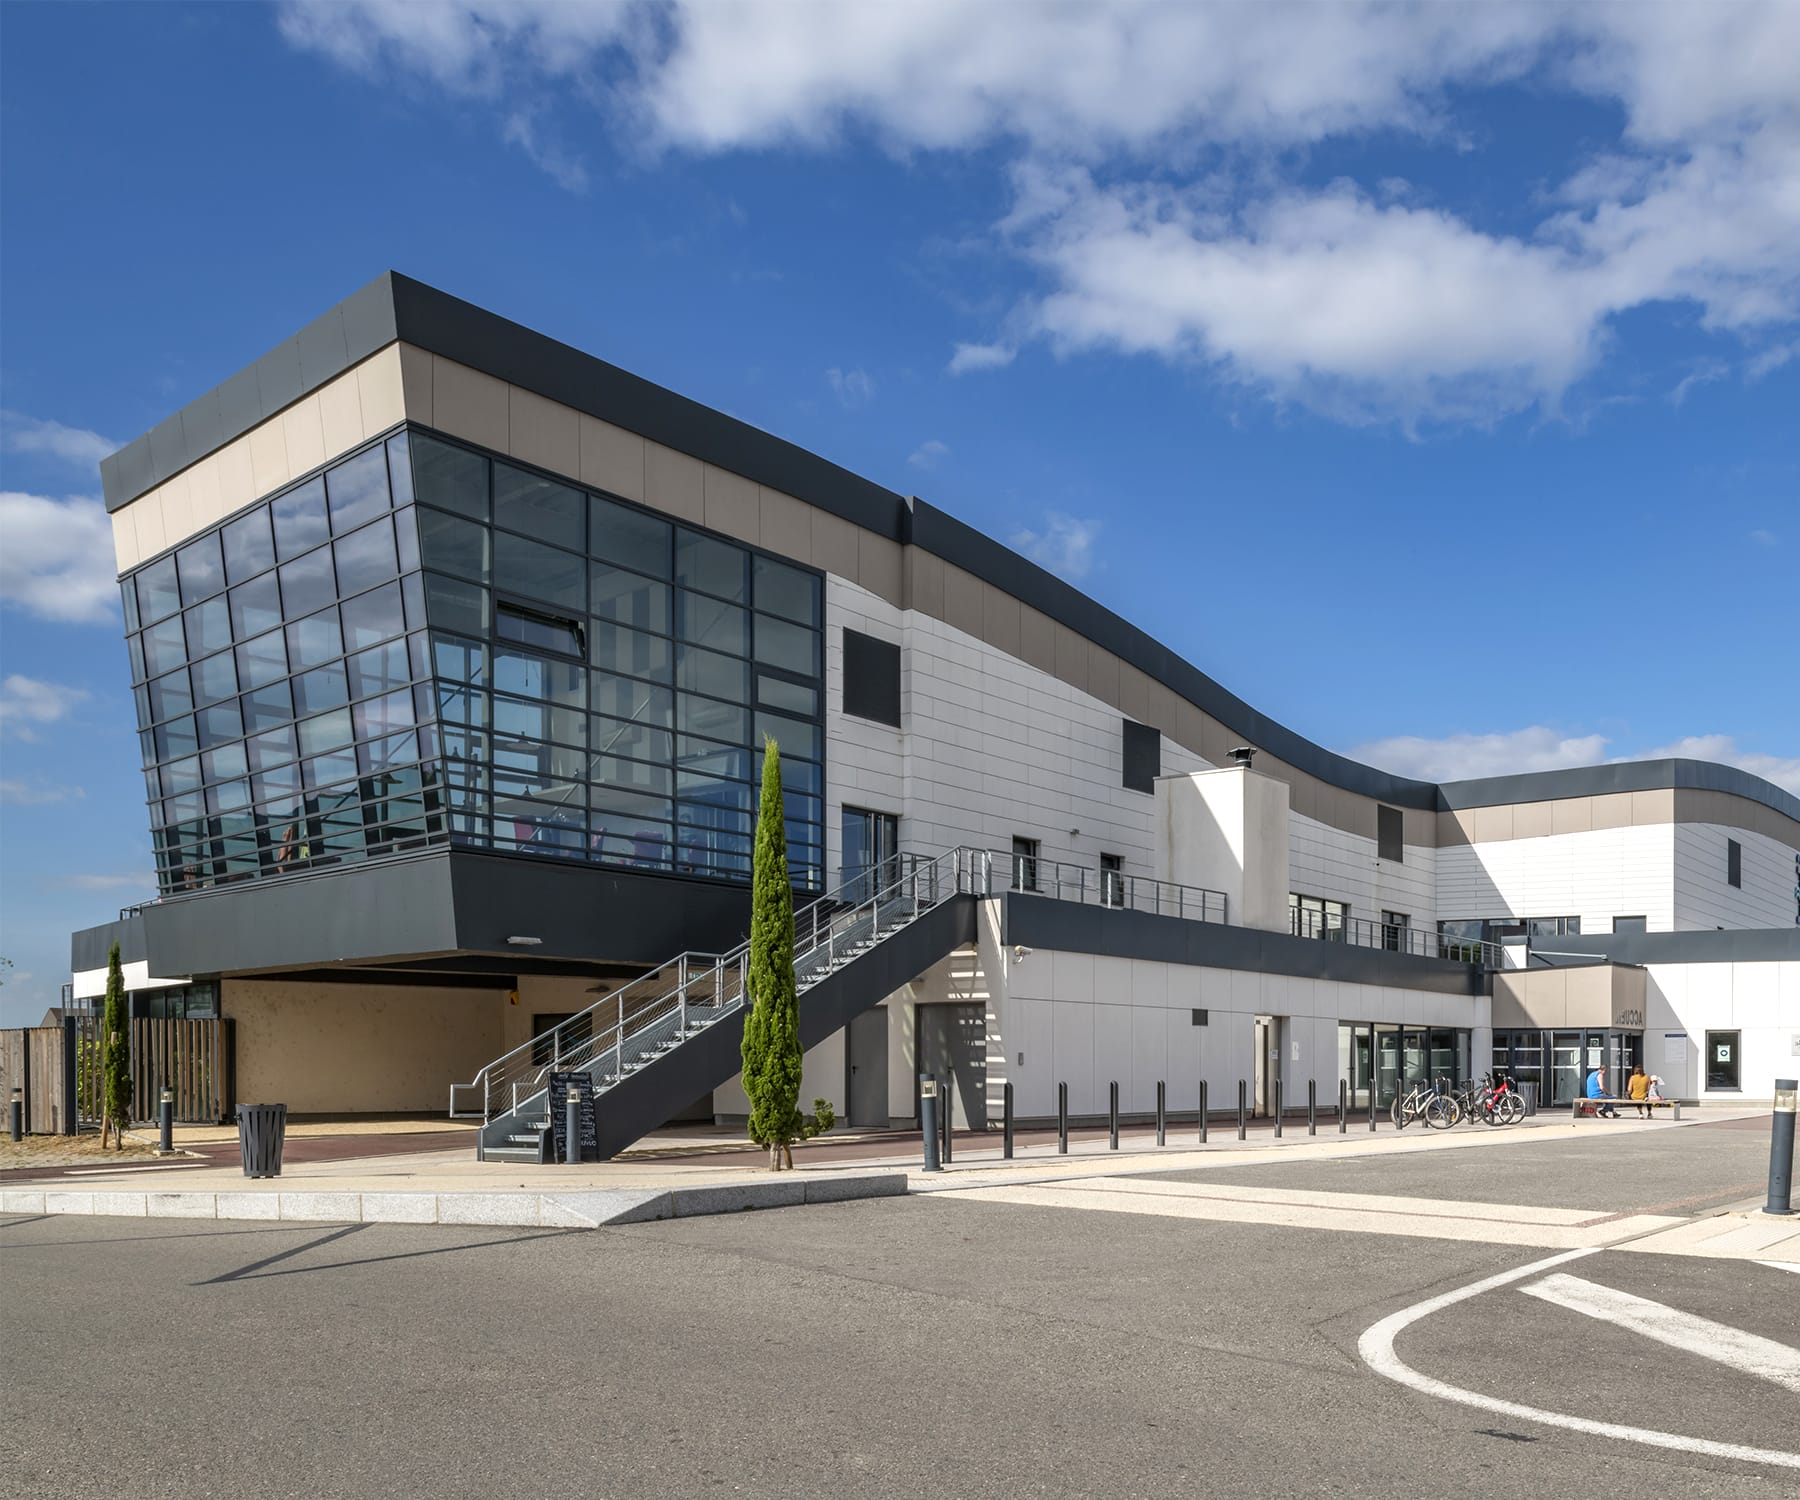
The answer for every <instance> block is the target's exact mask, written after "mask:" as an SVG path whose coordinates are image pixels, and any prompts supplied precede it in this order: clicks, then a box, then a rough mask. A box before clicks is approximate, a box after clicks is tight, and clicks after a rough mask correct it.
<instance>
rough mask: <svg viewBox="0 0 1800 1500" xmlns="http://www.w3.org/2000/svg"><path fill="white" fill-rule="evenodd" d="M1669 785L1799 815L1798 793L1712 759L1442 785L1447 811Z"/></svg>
mask: <svg viewBox="0 0 1800 1500" xmlns="http://www.w3.org/2000/svg"><path fill="white" fill-rule="evenodd" d="M1670 788H1676V789H1681V790H1692V791H1704V792H1728V793H1730V794H1731V795H1732V796H1735V797H1744V798H1747V799H1748V800H1750V801H1752V802H1760V803H1762V804H1763V805H1764V806H1765V807H1772V808H1774V809H1775V811H1776V812H1779V813H1785V814H1786V815H1787V816H1788V817H1790V818H1793V819H1795V820H1796V821H1800V797H1796V796H1795V795H1794V794H1793V793H1792V792H1789V791H1786V790H1785V789H1783V788H1781V787H1778V786H1776V785H1775V784H1774V783H1773V782H1769V781H1764V780H1763V779H1762V777H1760V776H1755V775H1752V774H1751V773H1750V772H1748V771H1743V770H1740V769H1738V767H1736V766H1724V765H1720V764H1718V763H1717V762H1716V761H1710V760H1684V759H1677V758H1670V759H1666V760H1627V761H1620V762H1619V763H1618V764H1616V765H1608V766H1572V767H1570V768H1568V769H1567V770H1562V771H1528V772H1525V773H1524V774H1522V775H1518V776H1486V777H1482V778H1480V779H1478V780H1473V781H1447V782H1445V783H1444V784H1443V785H1442V786H1441V787H1439V788H1438V793H1439V796H1440V797H1441V798H1442V799H1443V807H1444V809H1445V810H1446V811H1451V810H1455V809H1458V808H1465V807H1499V806H1505V805H1507V804H1509V803H1518V802H1550V801H1554V800H1556V799H1558V798H1563V797H1599V796H1605V795H1606V794H1608V793H1611V792H1659V791H1664V790H1667V789H1670Z"/></svg>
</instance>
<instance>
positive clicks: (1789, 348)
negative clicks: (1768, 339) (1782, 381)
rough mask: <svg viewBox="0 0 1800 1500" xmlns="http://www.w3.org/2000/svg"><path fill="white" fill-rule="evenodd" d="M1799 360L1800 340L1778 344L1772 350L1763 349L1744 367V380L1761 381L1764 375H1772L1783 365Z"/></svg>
mask: <svg viewBox="0 0 1800 1500" xmlns="http://www.w3.org/2000/svg"><path fill="white" fill-rule="evenodd" d="M1796 359H1800V339H1795V340H1794V342H1793V343H1791V344H1778V345H1776V346H1775V347H1774V348H1773V349H1765V350H1763V351H1762V353H1760V354H1758V355H1756V356H1755V357H1754V358H1753V359H1752V360H1751V361H1750V363H1749V364H1747V365H1746V366H1744V379H1746V380H1750V381H1757V380H1761V379H1762V378H1763V377H1764V376H1765V375H1773V374H1774V373H1775V372H1776V371H1777V370H1779V369H1780V368H1781V367H1782V366H1783V365H1785V364H1788V363H1789V362H1791V361H1793V360H1796Z"/></svg>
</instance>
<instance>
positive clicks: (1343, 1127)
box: [1338, 1078, 1350, 1135]
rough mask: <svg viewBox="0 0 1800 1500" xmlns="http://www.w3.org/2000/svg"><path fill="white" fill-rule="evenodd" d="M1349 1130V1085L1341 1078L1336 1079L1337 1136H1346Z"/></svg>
mask: <svg viewBox="0 0 1800 1500" xmlns="http://www.w3.org/2000/svg"><path fill="white" fill-rule="evenodd" d="M1349 1129H1350V1085H1349V1084H1348V1083H1346V1082H1345V1081H1344V1080H1343V1079H1342V1078H1340V1079H1338V1134H1339V1135H1344V1134H1347V1133H1348V1131H1349Z"/></svg>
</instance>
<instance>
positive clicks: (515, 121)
mask: <svg viewBox="0 0 1800 1500" xmlns="http://www.w3.org/2000/svg"><path fill="white" fill-rule="evenodd" d="M500 138H501V139H502V140H504V141H505V142H506V143H507V145H509V146H517V147H518V148H519V149H520V150H521V151H523V152H524V153H525V155H526V156H527V157H529V158H530V160H531V163H532V165H533V166H535V167H536V168H537V169H538V170H539V171H541V172H543V173H544V174H545V175H546V176H547V177H549V178H550V179H551V180H552V181H554V182H555V183H556V185H557V186H558V187H560V188H562V189H563V190H564V191H565V192H570V193H575V194H577V195H579V194H582V193H585V192H586V191H587V188H588V174H587V166H586V164H585V163H584V162H583V161H582V160H581V158H580V157H579V156H574V155H571V154H570V153H569V152H568V151H565V150H564V149H563V148H562V147H561V146H560V145H558V144H557V143H556V142H555V141H553V140H551V139H548V138H547V137H546V136H545V135H544V133H543V132H542V131H541V130H540V129H539V128H538V123H537V120H536V118H535V117H534V116H533V115H531V114H530V113H529V112H528V111H525V110H519V111H517V112H515V113H514V114H511V115H508V116H507V119H506V124H505V125H504V126H503V127H502V128H501V131H500Z"/></svg>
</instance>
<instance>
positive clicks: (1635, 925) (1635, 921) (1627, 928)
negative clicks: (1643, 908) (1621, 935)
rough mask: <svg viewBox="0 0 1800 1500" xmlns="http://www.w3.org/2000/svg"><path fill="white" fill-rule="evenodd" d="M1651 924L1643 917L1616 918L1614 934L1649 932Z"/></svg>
mask: <svg viewBox="0 0 1800 1500" xmlns="http://www.w3.org/2000/svg"><path fill="white" fill-rule="evenodd" d="M1649 930H1650V924H1649V922H1648V921H1647V920H1646V919H1645V918H1643V917H1614V918H1613V931H1614V932H1648V931H1649Z"/></svg>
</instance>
